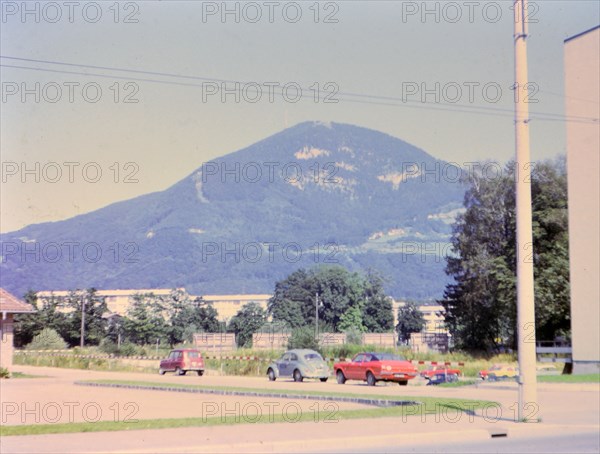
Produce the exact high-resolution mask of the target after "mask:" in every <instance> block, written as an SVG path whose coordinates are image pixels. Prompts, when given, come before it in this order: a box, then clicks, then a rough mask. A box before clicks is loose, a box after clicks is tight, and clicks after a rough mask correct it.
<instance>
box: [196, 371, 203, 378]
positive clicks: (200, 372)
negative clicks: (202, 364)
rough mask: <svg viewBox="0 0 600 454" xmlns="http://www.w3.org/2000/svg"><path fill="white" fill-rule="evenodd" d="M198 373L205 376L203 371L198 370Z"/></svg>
mask: <svg viewBox="0 0 600 454" xmlns="http://www.w3.org/2000/svg"><path fill="white" fill-rule="evenodd" d="M196 373H197V374H198V375H199V376H200V377H202V376H203V375H204V371H203V370H197V371H196Z"/></svg>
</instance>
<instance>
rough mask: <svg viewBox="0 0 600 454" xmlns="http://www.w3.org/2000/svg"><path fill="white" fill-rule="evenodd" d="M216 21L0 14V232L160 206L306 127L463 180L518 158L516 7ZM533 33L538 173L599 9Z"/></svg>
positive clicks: (226, 11)
mask: <svg viewBox="0 0 600 454" xmlns="http://www.w3.org/2000/svg"><path fill="white" fill-rule="evenodd" d="M223 5H224V4H223V3H222V2H192V1H187V2H180V1H161V2H154V1H135V2H133V1H132V2H119V3H116V2H114V1H109V2H101V1H100V2H87V1H76V2H73V3H69V2H61V1H58V2H25V3H23V2H12V1H2V2H1V6H2V18H1V22H0V26H1V32H0V38H1V44H0V54H1V56H2V58H0V78H1V81H2V102H1V105H0V106H1V112H0V113H1V115H0V146H1V149H0V150H1V161H2V189H1V192H0V202H1V206H0V231H1V232H10V231H14V230H17V229H20V228H22V227H24V226H26V225H28V224H32V223H39V222H48V221H58V220H62V219H66V218H68V217H72V216H75V215H77V214H82V213H86V212H90V211H93V210H96V209H98V208H101V207H103V206H106V205H109V204H111V203H113V202H116V201H119V200H125V199H129V198H132V197H135V196H138V195H142V194H146V193H149V192H154V191H161V190H164V189H166V188H168V187H169V186H171V185H173V184H174V183H176V182H177V181H179V180H181V179H182V178H184V177H186V176H187V175H189V174H190V173H191V172H193V171H194V170H195V169H196V168H198V167H200V166H201V165H202V163H203V162H206V161H210V160H211V159H213V158H216V157H218V156H222V155H224V154H227V153H230V152H233V151H236V150H239V149H241V148H244V147H246V146H249V145H251V144H253V143H255V142H257V141H259V140H262V139H264V138H266V137H268V136H270V135H272V134H275V133H277V132H279V131H281V130H283V129H284V128H286V127H290V126H293V125H295V124H297V123H300V122H303V121H311V120H318V121H334V122H340V123H350V124H354V125H358V126H364V127H368V128H372V129H375V130H378V131H382V132H385V133H388V134H391V135H393V136H395V137H398V138H401V139H403V140H405V141H407V142H410V143H412V144H413V145H416V146H418V147H420V148H422V149H423V150H425V151H427V152H428V153H430V154H431V155H433V156H435V157H436V158H439V159H443V160H446V161H452V162H455V163H459V164H466V163H470V162H473V161H477V160H490V159H491V160H497V161H499V162H506V161H507V160H509V159H511V158H512V157H513V155H514V125H513V117H512V110H513V106H514V101H513V95H514V92H513V90H511V86H512V85H513V82H514V75H513V74H514V63H513V58H514V57H513V56H514V52H513V12H512V10H511V6H512V2H511V1H497V2H493V1H490V2H488V1H482V2H480V1H471V2H470V1H466V2H401V1H396V2H392V1H388V2H379V1H368V2H366V1H338V2H314V1H307V2H285V1H281V2H280V1H274V2H228V3H227V4H225V6H223ZM527 18H528V20H527V21H528V24H529V39H528V57H529V59H528V68H529V80H530V82H531V86H530V89H531V91H529V92H525V91H524V90H523V88H522V87H521V93H522V94H523V95H528V96H529V97H530V99H531V103H530V110H531V116H532V121H531V123H530V125H531V155H532V159H533V160H540V159H547V158H553V157H556V156H557V155H560V154H564V153H565V126H566V121H573V120H574V119H566V118H565V117H564V103H565V99H564V96H563V93H564V87H563V73H564V67H563V47H564V44H563V42H564V40H565V39H566V38H568V37H570V36H572V35H575V34H577V33H580V32H582V31H585V30H587V29H590V28H592V27H594V26H597V25H598V24H599V23H600V3H599V2H598V1H595V0H591V1H577V0H575V1H538V2H530V3H529V8H528V11H527ZM176 76H178V77H176ZM223 81H229V82H228V83H227V84H225V83H224V82H223ZM235 81H237V82H239V85H238V87H239V89H238V90H235V89H234V90H231V91H230V92H229V93H228V94H227V92H225V91H224V89H226V88H232V87H234V85H232V84H233V83H234V82H235ZM281 86H285V87H286V92H285V96H284V95H283V94H282V93H281V90H280V89H279V88H273V87H281ZM257 87H258V88H257ZM270 87H271V88H270ZM298 87H300V88H301V92H302V97H297V94H298V91H297V88H298ZM319 90H320V91H319ZM258 94H260V95H261V98H260V99H258V100H257V99H256V98H257V96H258ZM236 95H237V96H238V97H239V99H236ZM357 95H360V96H357ZM365 95H366V96H365ZM326 101H329V102H326ZM423 101H424V102H423ZM591 102H597V100H596V101H594V100H592V101H591Z"/></svg>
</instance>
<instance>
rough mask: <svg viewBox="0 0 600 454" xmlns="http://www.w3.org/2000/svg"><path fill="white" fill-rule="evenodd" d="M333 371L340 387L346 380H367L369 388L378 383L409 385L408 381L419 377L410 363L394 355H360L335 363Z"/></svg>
mask: <svg viewBox="0 0 600 454" xmlns="http://www.w3.org/2000/svg"><path fill="white" fill-rule="evenodd" d="M333 370H334V371H335V376H336V378H337V382H338V383H339V384H340V385H343V384H344V383H346V380H362V381H365V380H366V382H367V384H368V385H369V386H375V384H376V383H377V382H378V381H395V382H397V383H398V384H399V385H407V384H408V380H410V379H412V378H415V377H416V376H417V375H418V371H417V368H416V367H414V366H413V365H412V364H411V363H410V361H407V360H405V359H404V358H402V357H400V356H397V355H394V354H392V353H358V354H357V355H356V356H355V357H354V358H352V361H350V362H343V363H335V364H334V365H333Z"/></svg>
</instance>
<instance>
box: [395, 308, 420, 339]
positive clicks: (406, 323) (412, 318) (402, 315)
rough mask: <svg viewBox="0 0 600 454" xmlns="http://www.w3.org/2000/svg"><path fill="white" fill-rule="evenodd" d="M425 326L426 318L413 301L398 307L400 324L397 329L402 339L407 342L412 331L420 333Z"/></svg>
mask: <svg viewBox="0 0 600 454" xmlns="http://www.w3.org/2000/svg"><path fill="white" fill-rule="evenodd" d="M424 326H425V319H424V318H423V313H422V312H421V311H420V310H419V307H418V306H417V305H416V304H415V303H413V302H412V301H409V302H407V303H406V304H404V306H400V307H399V308H398V324H397V325H396V331H397V332H398V338H399V339H400V341H402V342H404V343H406V342H408V341H409V340H410V335H411V334H412V333H419V332H421V330H422V329H423V327H424Z"/></svg>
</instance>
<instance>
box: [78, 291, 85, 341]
mask: <svg viewBox="0 0 600 454" xmlns="http://www.w3.org/2000/svg"><path fill="white" fill-rule="evenodd" d="M85 299H86V296H84V297H83V300H82V301H81V339H80V340H79V346H80V347H81V348H83V344H85V339H84V338H85Z"/></svg>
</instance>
